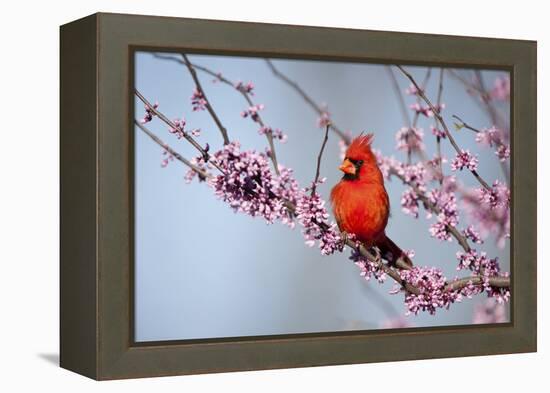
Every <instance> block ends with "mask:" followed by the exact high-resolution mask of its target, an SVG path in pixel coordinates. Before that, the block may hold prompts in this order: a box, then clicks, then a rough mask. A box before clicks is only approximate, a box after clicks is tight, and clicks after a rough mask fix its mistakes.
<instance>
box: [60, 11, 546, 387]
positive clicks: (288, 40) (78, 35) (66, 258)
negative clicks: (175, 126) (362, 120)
mask: <svg viewBox="0 0 550 393" xmlns="http://www.w3.org/2000/svg"><path fill="white" fill-rule="evenodd" d="M136 50H162V51H164V52H174V53H178V52H181V51H185V52H187V53H201V54H228V55H231V54H232V55H249V56H250V55H254V56H260V57H261V56H266V57H267V56H269V57H272V58H277V57H279V58H288V59H316V60H342V61H349V62H375V63H380V64H396V63H397V64H405V65H407V64H408V65H441V66H456V67H465V66H467V67H471V68H483V69H500V70H507V71H509V72H510V75H511V78H510V80H511V99H510V103H511V128H512V130H513V131H512V132H511V144H512V159H511V190H512V208H511V212H512V213H511V214H512V216H511V227H512V237H511V242H512V243H511V262H512V263H511V279H512V285H511V286H512V290H513V293H514V295H513V297H512V300H511V308H510V309H511V322H510V323H504V324H494V325H484V326H473V325H472V326H453V327H430V328H425V327H424V328H406V329H400V330H391V329H382V330H373V331H351V332H330V333H307V334H287V335H275V336H253V337H231V338H216V339H196V340H179V341H157V342H145V343H142V342H139V343H137V342H135V339H134V333H133V332H134V326H133V323H134V309H133V307H134V305H133V293H134V279H133V277H134V265H133V258H134V255H133V252H134V251H133V238H132V236H133V225H134V217H133V204H134V200H133V195H132V184H133V157H134V156H133V154H134V152H133V144H132V141H133V139H132V138H133V137H132V132H133V120H134V110H133V95H134V92H133V84H132V81H133V60H132V59H133V54H134V53H135V51H136ZM60 53H61V59H60V65H61V67H60V78H61V84H60V92H61V97H60V100H61V102H60V104H61V111H60V120H61V124H60V127H61V130H60V132H61V137H60V150H61V157H60V159H61V164H60V177H61V189H60V195H61V200H60V207H61V217H60V222H61V236H60V242H61V244H60V247H61V248H60V250H61V252H60V254H61V255H60V338H61V343H60V365H61V367H63V368H66V369H68V370H71V371H74V372H77V373H79V374H82V375H85V376H87V377H90V378H93V379H97V380H108V379H122V378H139V377H153V376H166V375H181V374H197V373H212V372H228V371H241V370H260V369H276V368H290V367H307V366H322V365H336V364H353V363H366V362H383V361H397V360H414V359H428V358H445V357H457V356H476V355H491V354H505V353H520V352H533V351H536V339H537V314H536V310H537V307H536V306H537V304H536V302H537V299H536V282H537V280H536V257H537V256H536V249H537V243H536V221H537V217H536V207H537V200H536V192H537V174H536V129H537V128H536V126H537V124H536V110H537V109H536V102H537V101H536V42H533V41H522V40H507V39H490V38H472V37H455V36H443V35H427V34H413V33H397V32H382V31H367V30H352V29H340V28H338V29H337V28H323V27H304V26H288V25H274V24H259V23H243V22H226V21H210V20H197V19H185V18H172V17H158V16H139V15H122V14H108V13H97V14H94V15H91V16H88V17H86V18H83V19H80V20H78V21H74V22H71V23H68V24H66V25H63V26H61V29H60Z"/></svg>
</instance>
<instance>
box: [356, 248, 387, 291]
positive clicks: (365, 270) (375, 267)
mask: <svg viewBox="0 0 550 393" xmlns="http://www.w3.org/2000/svg"><path fill="white" fill-rule="evenodd" d="M349 259H350V260H352V261H353V262H354V263H355V265H356V266H357V267H358V268H359V271H360V275H361V277H363V278H365V280H367V281H369V280H370V279H371V278H373V277H374V279H375V280H376V281H378V282H380V283H382V282H384V281H386V278H387V274H386V272H385V271H384V269H383V265H382V261H381V260H380V259H377V260H375V261H371V260H369V259H367V258H365V257H364V256H363V255H361V253H360V252H359V251H358V250H356V249H353V250H352V252H351V255H350V257H349Z"/></svg>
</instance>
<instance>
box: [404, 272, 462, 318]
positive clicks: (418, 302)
mask: <svg viewBox="0 0 550 393" xmlns="http://www.w3.org/2000/svg"><path fill="white" fill-rule="evenodd" d="M399 274H400V276H401V279H402V280H404V281H406V282H407V283H409V284H411V285H413V286H415V287H416V288H418V289H419V291H420V293H419V294H418V295H417V294H414V293H410V292H407V293H406V294H405V305H406V306H407V314H418V313H419V312H420V311H427V312H429V313H430V314H435V312H436V310H437V309H438V308H447V309H448V308H449V306H450V305H451V304H452V303H454V302H459V301H461V300H462V294H461V293H460V292H458V291H447V290H445V286H446V284H447V279H446V278H445V276H444V275H443V272H442V271H441V270H440V269H437V268H435V267H420V266H415V267H413V268H412V269H411V270H402V271H400V272H399Z"/></svg>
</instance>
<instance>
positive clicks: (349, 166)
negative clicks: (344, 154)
mask: <svg viewBox="0 0 550 393" xmlns="http://www.w3.org/2000/svg"><path fill="white" fill-rule="evenodd" d="M338 169H340V170H341V171H342V172H344V173H345V174H347V175H355V165H353V162H351V161H350V160H349V159H347V158H346V159H345V160H344V162H343V163H342V165H340V168H338Z"/></svg>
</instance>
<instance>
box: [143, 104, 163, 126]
mask: <svg viewBox="0 0 550 393" xmlns="http://www.w3.org/2000/svg"><path fill="white" fill-rule="evenodd" d="M158 107H159V103H158V102H155V103H154V104H153V108H154V109H157V108H158ZM153 116H156V114H155V113H154V112H153V111H152V110H151V108H150V107H149V105H145V115H144V116H143V118H142V119H141V124H145V123H149V122H150V121H151V120H153Z"/></svg>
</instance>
